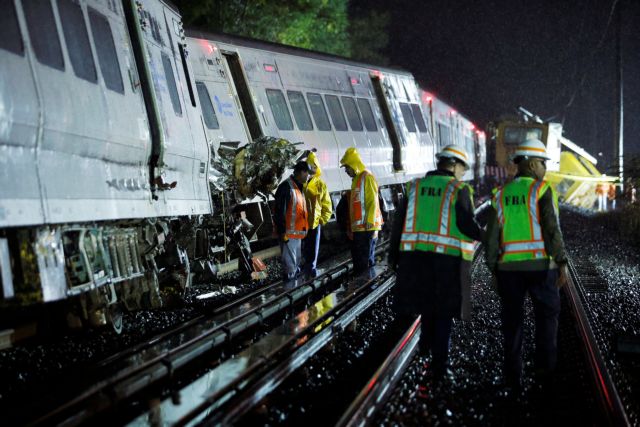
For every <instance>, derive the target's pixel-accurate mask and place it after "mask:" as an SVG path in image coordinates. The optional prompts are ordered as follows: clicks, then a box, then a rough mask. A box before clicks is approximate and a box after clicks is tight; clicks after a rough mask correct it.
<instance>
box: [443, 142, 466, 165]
mask: <svg viewBox="0 0 640 427" xmlns="http://www.w3.org/2000/svg"><path fill="white" fill-rule="evenodd" d="M441 157H444V158H449V159H456V160H459V161H461V162H462V163H464V165H465V166H466V167H469V155H468V154H467V150H465V149H464V147H461V146H459V145H455V144H449V145H447V146H446V147H444V148H443V149H442V151H441V152H439V153H438V154H436V158H438V159H440V158H441Z"/></svg>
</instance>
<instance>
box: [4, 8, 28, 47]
mask: <svg viewBox="0 0 640 427" xmlns="http://www.w3.org/2000/svg"><path fill="white" fill-rule="evenodd" d="M0 10H2V11H3V13H0V49H4V50H8V51H9V52H13V53H15V54H18V55H24V43H23V42H22V36H21V35H20V26H19V25H18V17H17V16H16V8H15V6H14V5H13V0H0Z"/></svg>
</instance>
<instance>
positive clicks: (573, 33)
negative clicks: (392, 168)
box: [360, 0, 640, 170]
mask: <svg viewBox="0 0 640 427" xmlns="http://www.w3.org/2000/svg"><path fill="white" fill-rule="evenodd" d="M360 3H362V4H365V3H366V4H369V5H370V6H369V7H372V8H384V7H388V10H389V11H390V12H391V21H390V35H391V37H390V43H389V49H388V53H389V58H390V62H391V63H392V64H397V65H399V66H401V67H403V68H406V69H408V70H410V71H411V72H412V73H414V75H415V76H416V79H417V80H418V81H419V82H420V83H421V84H423V85H424V86H426V87H427V88H429V89H431V90H432V91H434V93H435V94H436V95H437V96H440V97H442V98H443V99H445V100H448V101H449V102H450V103H452V104H453V105H455V106H456V107H457V108H458V109H459V111H461V112H462V113H463V114H466V115H467V116H469V117H470V118H471V119H472V120H475V121H477V122H479V124H480V125H482V126H484V125H485V124H486V123H487V122H488V121H490V120H495V119H496V118H497V117H499V116H500V115H502V114H505V113H512V112H513V111H514V110H515V109H516V108H517V107H518V106H523V107H525V108H526V109H528V110H529V111H531V112H533V113H534V114H537V115H539V116H540V117H542V118H543V119H550V118H552V119H553V120H554V121H558V122H561V123H564V129H565V136H566V137H567V138H569V139H571V140H572V141H574V142H575V143H577V144H578V145H580V146H582V147H583V148H585V149H586V150H587V151H588V152H590V153H591V154H593V155H594V156H596V157H598V156H597V154H598V153H599V152H602V153H603V158H604V161H603V162H602V163H604V164H605V165H610V164H611V163H612V161H613V158H614V132H613V129H614V123H615V121H614V120H615V114H616V108H615V106H616V83H615V82H616V56H615V55H616V51H615V27H616V25H617V24H616V19H615V13H612V6H613V5H614V4H616V3H617V6H622V8H623V9H622V11H623V12H622V33H621V34H622V46H623V62H624V69H623V71H624V72H623V79H624V94H625V96H624V107H625V116H624V122H625V128H624V144H625V152H626V154H627V155H628V156H625V158H627V159H628V158H629V157H630V156H631V155H632V154H633V155H638V154H639V153H640V148H639V139H638V134H639V133H640V124H639V123H638V120H637V119H636V117H637V116H638V114H640V103H639V101H638V97H639V96H640V75H639V73H638V71H639V69H640V33H639V32H638V25H639V24H640V2H639V1H633V0H620V1H618V2H616V1H615V0H612V1H603V0H587V1H573V2H565V1H562V2H557V1H527V2H525V1H508V0H503V1H500V0H497V1H496V0H494V1H483V2H469V1H461V0H451V1H441V2H433V1H428V2H412V1H407V0H400V1H397V2H394V3H393V6H391V5H389V6H386V5H388V4H389V2H384V1H368V2H365V1H361V2H360ZM609 19H611V21H610V22H609V25H608V26H607V24H608V20H609ZM599 167H600V169H601V170H602V169H604V168H603V165H602V164H599Z"/></svg>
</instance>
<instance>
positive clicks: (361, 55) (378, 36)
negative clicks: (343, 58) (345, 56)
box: [349, 10, 390, 65]
mask: <svg viewBox="0 0 640 427" xmlns="http://www.w3.org/2000/svg"><path fill="white" fill-rule="evenodd" d="M351 16H352V17H351V19H350V24H349V36H350V41H351V57H352V58H353V59H356V60H358V61H363V62H368V63H371V64H379V65H387V64H388V63H389V59H388V58H387V53H386V49H387V46H388V45H389V33H388V32H387V27H388V26H389V19H390V14H389V12H376V11H375V10H370V11H369V12H368V13H365V14H363V13H362V12H361V11H357V10H356V11H354V13H352V14H351Z"/></svg>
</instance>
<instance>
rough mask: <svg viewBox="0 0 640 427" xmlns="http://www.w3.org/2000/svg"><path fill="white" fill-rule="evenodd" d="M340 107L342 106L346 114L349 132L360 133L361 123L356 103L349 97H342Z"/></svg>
mask: <svg viewBox="0 0 640 427" xmlns="http://www.w3.org/2000/svg"><path fill="white" fill-rule="evenodd" d="M342 105H343V106H344V111H345V112H346V113H347V120H349V126H351V130H355V131H358V132H360V131H362V121H361V120H360V114H358V107H356V101H354V99H353V98H351V97H348V96H343V97H342Z"/></svg>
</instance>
